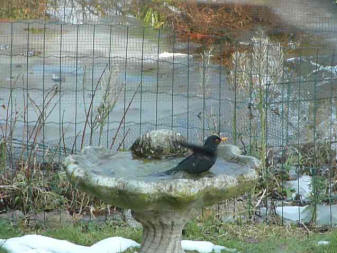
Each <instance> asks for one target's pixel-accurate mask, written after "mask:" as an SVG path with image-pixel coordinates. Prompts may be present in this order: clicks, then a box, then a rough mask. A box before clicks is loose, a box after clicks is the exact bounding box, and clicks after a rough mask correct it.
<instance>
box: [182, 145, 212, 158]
mask: <svg viewBox="0 0 337 253" xmlns="http://www.w3.org/2000/svg"><path fill="white" fill-rule="evenodd" d="M179 144H180V145H181V146H183V147H186V148H188V149H190V150H192V151H193V153H199V154H203V155H206V156H208V155H213V152H210V151H209V150H208V149H206V148H204V147H203V146H199V145H195V144H190V143H187V142H179Z"/></svg>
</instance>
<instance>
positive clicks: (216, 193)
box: [64, 145, 260, 253]
mask: <svg viewBox="0 0 337 253" xmlns="http://www.w3.org/2000/svg"><path fill="white" fill-rule="evenodd" d="M218 151H219V153H218V159H217V162H216V163H215V165H214V166H213V167H212V168H211V170H210V172H209V173H206V174H201V175H200V176H198V177H193V178H190V177H186V176H187V175H186V174H183V173H182V174H180V175H179V176H178V177H177V176H176V175H175V176H174V177H173V176H167V177H166V176H165V177H153V176H147V175H149V172H156V171H157V172H159V171H163V170H167V168H168V167H169V166H172V167H173V166H174V165H175V164H176V163H178V162H179V161H180V160H179V159H168V160H167V159H164V160H159V161H158V160H148V161H140V160H139V159H132V155H131V152H118V153H111V152H110V151H107V150H105V149H104V148H97V147H87V148H85V149H84V151H83V152H82V153H81V154H79V155H72V156H69V157H67V158H66V160H65V162H64V166H65V169H66V172H67V174H68V176H69V179H70V180H71V181H72V182H73V183H74V184H75V185H76V186H77V187H79V188H80V189H82V190H83V191H86V192H88V193H90V194H93V195H95V196H96V197H98V198H100V199H102V200H103V201H105V202H107V203H111V204H114V205H116V206H119V207H123V208H128V209H132V210H133V214H134V217H135V218H136V219H137V220H138V221H139V222H140V223H141V224H142V225H143V229H144V234H143V243H142V248H141V251H140V252H144V253H145V252H146V253H155V252H156V253H158V252H161V253H181V252H183V250H182V248H181V244H180V243H181V231H182V229H183V227H184V225H185V223H186V222H187V221H188V220H189V219H191V218H192V217H194V216H196V215H197V214H198V211H199V210H200V209H201V207H203V206H207V205H212V204H215V203H217V202H219V201H221V200H224V199H230V198H233V197H236V196H239V195H241V194H243V193H244V192H246V191H248V190H249V189H250V188H251V187H252V185H253V184H255V182H256V180H257V173H256V171H255V169H257V168H258V167H259V166H260V162H259V160H257V159H256V158H254V157H249V156H242V155H241V152H240V150H239V148H237V147H236V146H233V145H220V146H219V148H218ZM146 168H150V170H149V171H146V173H144V170H146ZM159 249H160V250H159Z"/></svg>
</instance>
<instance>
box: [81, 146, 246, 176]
mask: <svg viewBox="0 0 337 253" xmlns="http://www.w3.org/2000/svg"><path fill="white" fill-rule="evenodd" d="M81 158H82V157H81ZM81 158H79V159H77V161H78V163H79V166H80V167H83V168H85V169H86V170H87V171H88V172H89V173H93V174H96V175H100V176H104V177H107V178H108V177H119V178H127V179H137V180H142V181H157V180H168V179H173V178H175V179H177V178H191V175H189V174H187V173H177V174H175V175H167V176H156V175H153V174H156V173H159V172H163V171H166V170H169V169H171V168H173V167H175V166H176V165H177V164H178V163H179V162H180V161H182V160H183V159H184V157H180V158H172V159H163V160H142V159H133V157H132V154H131V152H118V153H115V154H109V153H105V154H104V155H98V156H96V155H95V154H91V155H90V154H88V155H87V156H84V157H83V159H81ZM247 170H248V168H245V167H244V166H242V165H240V164H237V163H233V162H228V161H225V160H224V159H222V158H221V157H218V159H217V161H216V163H215V164H214V165H213V166H212V168H211V169H210V170H209V171H208V172H205V173H203V174H201V175H198V176H192V178H198V177H200V176H216V175H219V174H228V175H231V176H234V175H238V174H242V173H245V172H247Z"/></svg>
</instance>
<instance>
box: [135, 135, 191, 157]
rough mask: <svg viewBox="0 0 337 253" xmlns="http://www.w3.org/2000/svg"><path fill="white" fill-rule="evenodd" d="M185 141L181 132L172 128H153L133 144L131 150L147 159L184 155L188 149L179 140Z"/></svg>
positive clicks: (137, 155)
mask: <svg viewBox="0 0 337 253" xmlns="http://www.w3.org/2000/svg"><path fill="white" fill-rule="evenodd" d="M185 141H186V139H185V138H184V137H183V136H182V135H181V134H179V133H176V132H173V131H171V130H167V129H161V130H153V131H151V132H148V133H146V134H144V135H143V136H141V137H139V138H138V139H137V140H136V141H135V142H134V143H133V145H132V146H131V151H132V153H133V154H134V156H136V157H139V158H146V159H162V158H166V157H172V156H182V155H184V154H185V153H186V152H187V151H188V150H187V149H186V148H184V147H182V146H181V145H179V144H178V142H185Z"/></svg>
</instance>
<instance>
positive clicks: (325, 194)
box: [0, 22, 337, 225]
mask: <svg viewBox="0 0 337 253" xmlns="http://www.w3.org/2000/svg"><path fill="white" fill-rule="evenodd" d="M235 48H236V49H235V50H234V53H233V57H232V60H231V62H230V64H229V65H225V64H224V60H223V59H222V58H221V57H219V56H221V55H223V52H224V51H225V50H226V44H224V43H223V44H222V43H219V44H217V45H215V46H214V47H212V48H203V47H202V46H200V45H197V44H196V43H194V42H192V41H190V40H187V41H186V40H185V41H181V40H179V39H178V38H177V35H175V34H174V33H172V32H169V31H167V30H158V29H152V28H147V27H136V26H124V25H100V24H95V25H68V24H48V23H38V22H29V23H2V24H1V26H0V66H1V67H0V105H1V108H0V111H1V113H0V127H1V138H2V144H1V147H2V152H4V151H3V150H5V153H6V156H5V157H7V158H6V159H4V160H5V163H6V165H5V166H3V168H2V169H3V170H10V171H13V170H15V167H16V162H17V161H20V159H22V158H24V159H25V160H26V161H28V162H27V163H30V162H31V163H33V162H36V161H38V162H40V163H48V162H49V163H61V162H62V160H63V158H64V157H65V156H66V155H69V154H71V153H76V152H79V151H80V150H81V148H82V147H84V146H87V145H101V146H105V147H106V148H109V149H113V150H117V149H119V150H125V149H128V148H129V147H130V145H131V144H132V143H133V142H134V141H135V139H136V138H137V137H139V136H140V135H142V134H144V133H146V132H148V131H150V130H154V129H162V128H166V129H172V130H174V131H177V132H180V133H181V134H182V135H184V136H185V137H186V138H187V140H188V141H190V142H195V143H201V142H202V141H203V140H204V139H205V137H207V136H208V135H210V134H211V133H218V134H221V135H225V136H228V137H229V139H230V142H231V143H234V144H236V145H239V146H240V147H241V148H242V150H243V152H244V153H245V154H249V155H254V156H257V157H258V158H260V159H261V160H262V161H263V164H264V166H263V170H262V172H261V173H262V174H261V175H262V178H263V184H264V185H265V188H266V189H268V191H267V193H266V194H265V193H263V194H262V198H263V201H261V202H260V204H259V206H258V209H257V207H256V206H255V207H254V205H251V204H250V206H249V208H248V207H247V206H244V207H243V209H244V210H245V211H247V210H254V214H256V215H258V217H265V216H266V217H267V218H266V219H269V218H268V217H272V216H273V215H272V214H275V213H276V214H279V216H280V217H281V222H282V223H283V217H284V215H283V208H284V207H285V206H287V203H288V202H290V201H292V203H293V204H294V203H295V204H296V205H294V206H295V207H296V208H298V217H299V218H298V221H301V220H302V218H301V216H303V217H304V216H305V215H304V214H303V212H302V207H303V206H310V207H312V208H313V209H314V210H315V212H318V211H317V210H320V209H324V208H325V207H327V208H328V209H327V210H328V211H327V212H328V215H329V219H328V221H325V222H323V223H320V225H333V224H335V223H334V222H335V219H337V217H335V216H336V215H335V214H334V210H335V209H334V208H337V206H336V207H335V205H334V203H335V201H334V199H335V196H337V195H335V190H336V189H335V180H336V173H335V171H336V134H337V133H336V130H337V129H336V128H337V127H336V123H337V118H336V112H337V100H336V75H337V71H336V67H337V65H336V64H337V63H336V62H337V61H336V58H335V50H334V49H329V48H326V47H323V48H322V47H319V46H317V47H296V48H295V49H294V45H293V43H288V45H283V44H282V45H281V44H280V43H277V42H274V41H273V40H271V39H269V38H268V37H267V36H266V35H264V34H258V35H256V36H255V37H254V38H253V39H252V40H251V41H250V42H249V43H246V44H244V45H242V43H237V44H236V46H235ZM289 52H292V53H289ZM219 59H220V60H219ZM0 159H1V158H0ZM0 162H1V163H0V165H1V164H3V161H0ZM290 174H295V175H292V176H291V175H290ZM275 175H277V176H275ZM303 175H306V176H310V177H312V180H313V181H312V182H311V184H310V187H311V189H312V193H310V194H309V195H308V196H303V191H302V189H301V180H302V179H303ZM289 178H292V180H293V181H294V182H296V184H295V183H294V182H292V185H293V187H292V190H291V191H292V192H288V191H289V189H290V188H291V187H290V186H289ZM315 180H316V181H315ZM314 181H315V182H318V181H319V182H320V183H315V182H314ZM236 208H237V207H236ZM336 210H337V209H336ZM249 212H250V211H249ZM322 212H323V211H322ZM251 216H252V214H251V213H250V214H249V217H251ZM305 217H307V216H305ZM305 221H307V220H305Z"/></svg>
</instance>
